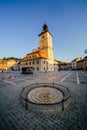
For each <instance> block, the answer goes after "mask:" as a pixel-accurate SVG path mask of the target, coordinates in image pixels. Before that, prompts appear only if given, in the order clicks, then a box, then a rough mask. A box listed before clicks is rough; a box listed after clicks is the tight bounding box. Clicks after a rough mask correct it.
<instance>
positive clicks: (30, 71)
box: [22, 67, 33, 74]
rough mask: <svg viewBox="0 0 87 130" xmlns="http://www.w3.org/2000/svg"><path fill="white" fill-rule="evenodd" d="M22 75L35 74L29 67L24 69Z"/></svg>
mask: <svg viewBox="0 0 87 130" xmlns="http://www.w3.org/2000/svg"><path fill="white" fill-rule="evenodd" d="M22 74H33V71H32V70H31V69H30V68H29V67H23V68H22Z"/></svg>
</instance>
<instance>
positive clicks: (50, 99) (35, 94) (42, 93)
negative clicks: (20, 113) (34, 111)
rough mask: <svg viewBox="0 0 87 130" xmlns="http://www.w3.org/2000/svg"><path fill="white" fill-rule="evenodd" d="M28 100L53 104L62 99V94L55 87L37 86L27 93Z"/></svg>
mask: <svg viewBox="0 0 87 130" xmlns="http://www.w3.org/2000/svg"><path fill="white" fill-rule="evenodd" d="M28 100H29V101H30V102H32V103H36V104H54V103H59V102H61V101H62V100H63V94H62V92H60V91H59V90H58V89H56V88H51V87H39V88H35V89H33V90H31V91H30V92H29V93H28Z"/></svg>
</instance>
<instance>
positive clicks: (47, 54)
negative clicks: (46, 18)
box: [20, 24, 58, 72]
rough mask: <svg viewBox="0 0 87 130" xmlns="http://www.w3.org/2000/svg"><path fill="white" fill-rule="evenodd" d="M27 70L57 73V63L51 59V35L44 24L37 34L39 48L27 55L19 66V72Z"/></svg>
mask: <svg viewBox="0 0 87 130" xmlns="http://www.w3.org/2000/svg"><path fill="white" fill-rule="evenodd" d="M23 68H29V69H32V70H33V71H35V72H37V71H40V72H45V71H57V70H58V62H57V61H56V60H54V57H53V46H52V34H51V33H50V31H49V29H48V26H47V24H44V26H43V29H42V32H41V33H40V34H39V47H38V49H33V51H32V52H31V53H29V54H27V55H26V56H25V57H24V58H23V59H22V60H21V64H20V70H22V69H23Z"/></svg>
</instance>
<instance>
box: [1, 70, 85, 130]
mask: <svg viewBox="0 0 87 130" xmlns="http://www.w3.org/2000/svg"><path fill="white" fill-rule="evenodd" d="M69 73H71V74H70V75H69ZM75 73H76V72H68V71H65V72H60V73H59V72H57V73H56V72H50V73H35V74H34V75H33V76H30V75H29V76H28V75H20V74H19V73H18V72H16V73H15V72H14V73H13V72H10V73H7V74H6V73H4V74H3V75H2V74H1V73H0V130H86V129H87V127H86V126H87V84H86V81H87V75H86V74H87V73H85V74H83V75H81V74H82V72H81V73H80V72H78V76H79V78H80V79H81V80H82V81H83V80H84V81H85V83H83V84H81V83H80V84H78V83H77V79H76V74H75ZM83 73H84V72H83ZM66 75H69V77H68V76H66ZM64 77H66V78H64ZM61 80H62V81H61ZM81 80H80V81H81ZM36 82H56V83H60V84H63V85H65V86H67V87H68V88H69V89H70V91H71V94H72V98H73V100H74V105H73V106H72V107H71V108H69V109H68V110H66V111H63V112H61V113H58V114H43V113H34V112H32V111H28V110H26V109H25V108H23V107H22V105H21V104H20V92H21V90H22V88H23V87H24V86H26V85H28V84H32V83H36ZM48 111H49V110H48Z"/></svg>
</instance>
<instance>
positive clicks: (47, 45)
mask: <svg viewBox="0 0 87 130" xmlns="http://www.w3.org/2000/svg"><path fill="white" fill-rule="evenodd" d="M39 50H40V51H42V52H44V53H45V55H46V56H47V59H48V60H50V61H53V47H52V34H51V33H50V32H49V30H48V26H47V25H46V24H44V26H43V30H42V32H41V33H40V34H39Z"/></svg>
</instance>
